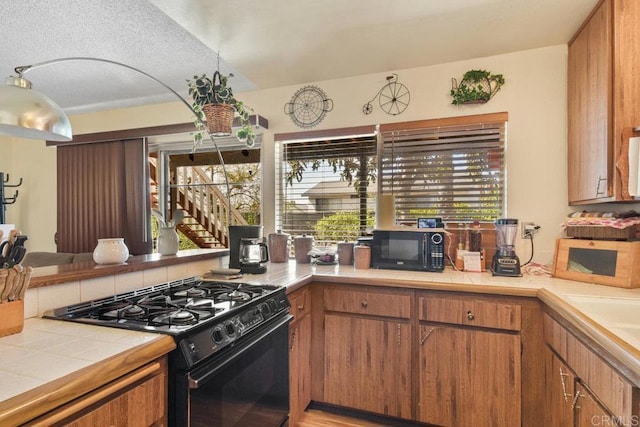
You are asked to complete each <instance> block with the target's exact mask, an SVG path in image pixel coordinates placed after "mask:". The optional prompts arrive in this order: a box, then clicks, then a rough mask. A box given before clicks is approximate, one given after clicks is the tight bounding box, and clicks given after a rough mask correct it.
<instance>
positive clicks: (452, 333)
mask: <svg viewBox="0 0 640 427" xmlns="http://www.w3.org/2000/svg"><path fill="white" fill-rule="evenodd" d="M418 310H419V313H418V317H419V320H420V327H419V337H418V342H419V363H418V369H417V378H418V383H419V385H418V402H417V417H416V418H417V420H418V421H420V422H425V423H429V424H435V425H443V426H462V425H520V424H521V423H520V419H521V399H520V396H521V357H520V352H521V342H520V334H519V329H520V325H521V318H520V313H521V308H520V306H519V305H516V304H512V303H499V302H498V303H496V302H494V301H491V300H490V299H480V298H477V297H476V298H463V297H461V298H456V297H451V296H446V297H445V296H439V295H438V294H437V293H424V294H419V296H418Z"/></svg>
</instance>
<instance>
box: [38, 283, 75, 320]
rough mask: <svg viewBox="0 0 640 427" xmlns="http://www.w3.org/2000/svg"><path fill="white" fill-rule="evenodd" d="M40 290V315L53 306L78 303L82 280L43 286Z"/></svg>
mask: <svg viewBox="0 0 640 427" xmlns="http://www.w3.org/2000/svg"><path fill="white" fill-rule="evenodd" d="M36 290H37V291H38V316H42V314H43V313H44V312H45V311H47V310H49V309H52V308H56V307H62V306H65V305H71V304H77V303H79V302H81V299H80V282H69V283H63V284H61V285H53V286H43V287H40V288H37V289H36Z"/></svg>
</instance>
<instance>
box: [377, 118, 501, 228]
mask: <svg viewBox="0 0 640 427" xmlns="http://www.w3.org/2000/svg"><path fill="white" fill-rule="evenodd" d="M504 116H505V118H506V114H504ZM478 117H482V116H478ZM452 121H454V120H445V122H452ZM465 121H470V123H463V124H453V125H446V124H445V125H439V124H438V121H437V120H433V121H429V123H430V124H433V126H427V127H420V128H415V127H411V128H410V129H407V130H403V129H400V126H397V125H395V126H390V127H391V128H393V127H395V129H388V130H384V128H383V129H382V132H381V141H382V144H381V150H380V152H379V159H378V164H379V170H380V172H379V179H380V183H379V189H380V191H381V192H382V194H394V195H395V201H396V202H395V203H396V220H397V221H403V222H412V221H415V220H416V219H417V218H420V217H442V218H443V219H444V220H448V221H469V220H476V219H477V220H482V221H491V220H495V219H496V218H499V217H502V216H503V214H504V210H505V209H504V206H505V164H504V163H505V161H504V153H505V141H506V120H498V121H492V122H486V123H482V122H478V123H473V122H472V121H473V120H465Z"/></svg>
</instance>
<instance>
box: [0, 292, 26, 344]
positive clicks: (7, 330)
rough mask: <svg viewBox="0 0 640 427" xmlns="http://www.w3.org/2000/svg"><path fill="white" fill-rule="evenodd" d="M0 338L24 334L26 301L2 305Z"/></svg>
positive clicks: (0, 310)
mask: <svg viewBox="0 0 640 427" xmlns="http://www.w3.org/2000/svg"><path fill="white" fill-rule="evenodd" d="M0 319H1V320H0V337H4V336H7V335H12V334H17V333H20V332H22V328H23V327H24V301H23V300H18V301H11V302H4V303H0Z"/></svg>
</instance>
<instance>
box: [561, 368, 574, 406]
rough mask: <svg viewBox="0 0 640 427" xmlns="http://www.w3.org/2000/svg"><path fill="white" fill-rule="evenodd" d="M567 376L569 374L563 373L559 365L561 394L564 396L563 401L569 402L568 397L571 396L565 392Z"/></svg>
mask: <svg viewBox="0 0 640 427" xmlns="http://www.w3.org/2000/svg"><path fill="white" fill-rule="evenodd" d="M568 376H569V374H565V373H564V370H563V369H562V367H560V382H561V384H562V396H564V401H565V402H569V398H570V397H573V396H571V393H567V383H566V378H567V377H568Z"/></svg>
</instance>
